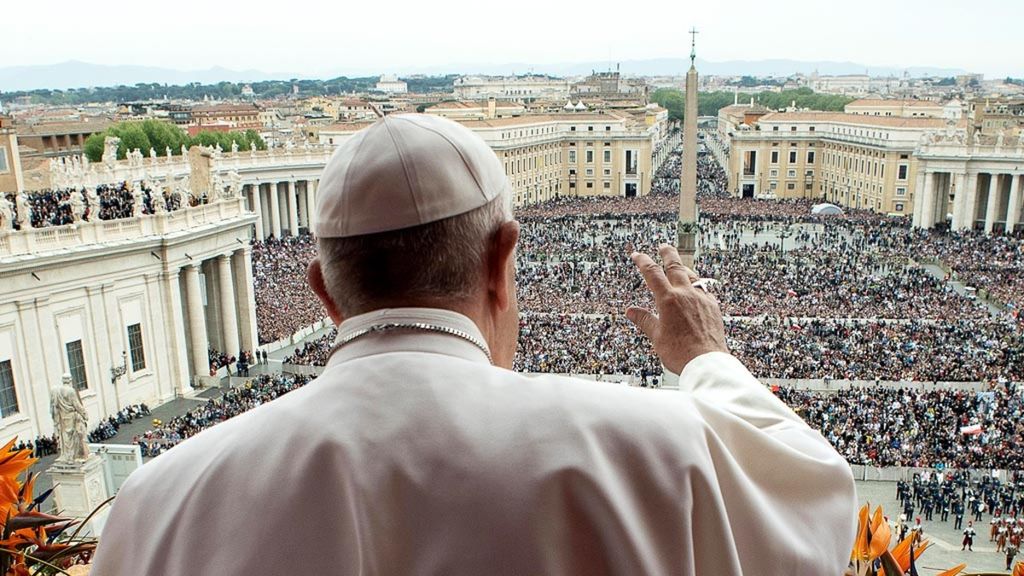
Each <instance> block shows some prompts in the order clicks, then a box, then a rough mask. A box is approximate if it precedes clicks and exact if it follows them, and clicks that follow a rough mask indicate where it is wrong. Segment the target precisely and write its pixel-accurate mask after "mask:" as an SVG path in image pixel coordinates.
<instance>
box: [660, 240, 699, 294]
mask: <svg viewBox="0 0 1024 576" xmlns="http://www.w3.org/2000/svg"><path fill="white" fill-rule="evenodd" d="M658 254H659V255H660V256H661V261H662V262H664V263H665V276H666V277H667V278H668V280H669V282H671V283H672V285H673V286H682V287H689V286H690V274H691V273H692V271H691V270H690V269H689V268H687V267H686V266H684V265H683V259H682V257H680V256H679V251H678V250H676V248H675V246H672V245H669V244H661V245H660V246H658Z"/></svg>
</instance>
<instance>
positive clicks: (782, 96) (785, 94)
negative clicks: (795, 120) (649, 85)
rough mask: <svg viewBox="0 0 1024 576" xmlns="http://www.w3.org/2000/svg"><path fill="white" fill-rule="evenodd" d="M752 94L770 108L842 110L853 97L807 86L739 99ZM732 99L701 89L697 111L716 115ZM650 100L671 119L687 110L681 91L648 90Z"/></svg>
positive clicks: (729, 94)
mask: <svg viewBox="0 0 1024 576" xmlns="http://www.w3.org/2000/svg"><path fill="white" fill-rule="evenodd" d="M751 96H753V98H754V102H755V103H758V104H760V105H762V106H764V107H765V108H768V109H769V110H778V109H780V108H785V107H787V106H790V105H792V104H793V103H794V102H795V103H796V106H797V108H808V109H810V110H822V111H828V112H841V111H842V110H843V108H844V107H845V106H846V105H847V104H849V103H850V102H853V100H854V98H849V97H847V96H838V95H835V94H820V93H817V92H815V91H813V90H811V89H810V88H806V87H804V88H797V89H795V90H782V91H781V92H769V91H765V92H758V93H755V94H740V100H741V101H742V102H749V101H750V97H751ZM734 99H735V94H734V93H732V92H727V91H724V90H719V91H715V92H701V93H700V94H698V98H697V100H698V102H697V114H698V115H700V116H717V115H718V111H719V110H721V109H722V108H724V107H726V106H729V105H730V104H732V103H733V101H734ZM651 100H652V101H654V102H657V103H658V105H659V106H661V107H663V108H666V109H668V114H669V118H670V119H672V120H682V119H683V116H684V111H685V110H686V95H685V94H684V93H683V92H682V91H681V90H677V89H675V88H658V89H657V90H655V91H654V92H652V93H651Z"/></svg>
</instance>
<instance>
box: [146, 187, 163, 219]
mask: <svg viewBox="0 0 1024 576" xmlns="http://www.w3.org/2000/svg"><path fill="white" fill-rule="evenodd" d="M149 198H150V200H151V201H152V202H153V214H165V213H167V197H166V196H165V195H164V193H163V192H162V191H159V190H154V191H152V192H150V193H149Z"/></svg>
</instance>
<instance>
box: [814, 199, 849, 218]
mask: <svg viewBox="0 0 1024 576" xmlns="http://www.w3.org/2000/svg"><path fill="white" fill-rule="evenodd" d="M842 213H843V209H842V208H840V207H839V206H836V205H835V204H829V203H828V202H823V203H821V204H815V205H814V206H811V214H820V215H822V216H835V215H837V214H842Z"/></svg>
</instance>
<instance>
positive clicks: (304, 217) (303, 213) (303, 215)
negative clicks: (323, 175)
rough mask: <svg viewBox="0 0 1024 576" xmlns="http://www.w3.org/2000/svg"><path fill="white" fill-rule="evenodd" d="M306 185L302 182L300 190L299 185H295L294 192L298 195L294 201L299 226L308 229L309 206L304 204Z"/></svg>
mask: <svg viewBox="0 0 1024 576" xmlns="http://www.w3.org/2000/svg"><path fill="white" fill-rule="evenodd" d="M307 187H308V184H306V181H303V182H302V186H301V188H302V190H301V191H300V190H299V184H298V183H296V184H295V192H296V193H297V194H298V200H297V201H296V202H297V204H298V205H299V226H300V227H302V226H305V227H306V229H307V230H308V229H309V204H308V203H307V202H306V189H307Z"/></svg>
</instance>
